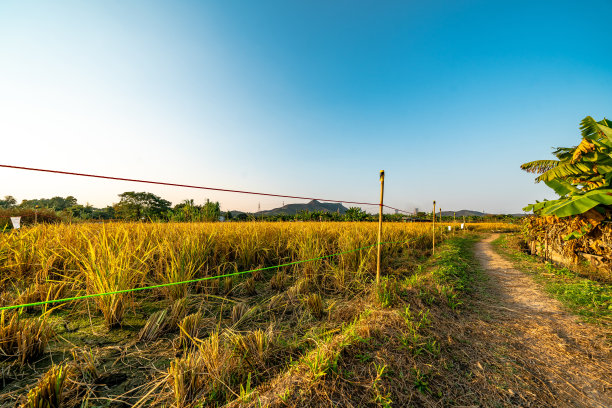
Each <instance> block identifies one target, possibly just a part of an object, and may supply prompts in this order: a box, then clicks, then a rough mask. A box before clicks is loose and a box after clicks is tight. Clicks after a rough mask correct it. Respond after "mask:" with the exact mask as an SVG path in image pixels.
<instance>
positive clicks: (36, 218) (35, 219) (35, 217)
mask: <svg viewBox="0 0 612 408" xmlns="http://www.w3.org/2000/svg"><path fill="white" fill-rule="evenodd" d="M34 224H38V206H36V208H35V209H34Z"/></svg>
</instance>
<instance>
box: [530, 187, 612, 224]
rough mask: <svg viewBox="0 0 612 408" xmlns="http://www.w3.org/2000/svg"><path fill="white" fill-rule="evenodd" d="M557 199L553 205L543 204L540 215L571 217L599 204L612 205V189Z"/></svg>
mask: <svg viewBox="0 0 612 408" xmlns="http://www.w3.org/2000/svg"><path fill="white" fill-rule="evenodd" d="M555 201H556V202H555V203H554V204H552V205H547V206H543V207H542V209H541V211H540V215H556V216H557V217H569V216H572V215H578V214H582V213H585V212H587V211H589V210H590V209H591V208H594V207H596V206H598V205H612V189H598V190H592V191H589V192H588V193H585V194H580V195H574V196H571V197H568V198H562V199H560V200H555ZM550 203H552V201H550ZM534 212H535V208H534Z"/></svg>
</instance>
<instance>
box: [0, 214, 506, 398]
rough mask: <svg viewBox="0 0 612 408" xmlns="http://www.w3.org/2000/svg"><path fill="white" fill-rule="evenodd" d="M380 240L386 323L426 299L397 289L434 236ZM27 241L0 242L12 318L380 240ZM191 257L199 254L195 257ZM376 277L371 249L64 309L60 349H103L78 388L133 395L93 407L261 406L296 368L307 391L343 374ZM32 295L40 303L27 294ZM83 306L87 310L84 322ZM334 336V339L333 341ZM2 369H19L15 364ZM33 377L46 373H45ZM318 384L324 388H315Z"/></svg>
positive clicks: (129, 237) (57, 230)
mask: <svg viewBox="0 0 612 408" xmlns="http://www.w3.org/2000/svg"><path fill="white" fill-rule="evenodd" d="M482 227H483V226H482V225H480V226H479V228H482ZM492 228H496V227H494V226H493V227H492ZM384 231H385V232H384V234H385V236H384V240H385V241H392V242H396V241H407V240H410V241H411V242H410V243H409V244H401V243H398V244H389V245H385V246H384V247H383V255H384V262H383V270H384V271H385V274H389V275H393V276H392V277H391V278H390V280H388V281H389V282H393V284H392V285H387V286H385V289H384V290H383V294H384V296H386V297H387V298H389V299H391V301H390V302H389V304H388V306H387V307H389V309H388V311H393V310H394V309H393V308H394V307H396V306H397V305H398V304H401V302H403V301H400V300H399V299H400V297H401V296H400V293H399V292H401V291H403V290H408V289H406V288H412V289H410V290H412V291H414V290H415V289H414V288H413V287H419V288H423V284H424V282H426V280H423V281H421V280H418V279H413V280H411V282H412V283H411V284H408V283H404V281H403V279H404V277H410V276H416V275H414V273H415V271H416V269H415V268H416V265H418V264H419V263H422V262H424V261H426V259H427V257H428V256H429V247H430V245H431V224H417V223H415V224H389V225H386V226H385V229H384ZM25 232H27V233H25V234H22V236H18V235H16V234H12V233H10V234H6V235H5V236H4V237H3V239H4V243H5V244H6V245H7V247H8V248H9V250H8V251H4V252H2V251H3V250H0V270H1V271H6V270H11V271H15V273H14V274H11V275H10V276H9V277H6V278H4V280H3V281H2V282H0V285H3V288H6V289H8V291H7V293H9V292H10V294H11V295H10V296H9V295H4V294H3V299H2V300H0V301H2V302H4V303H5V304H14V303H15V302H16V299H17V297H18V293H25V292H27V291H28V290H30V291H31V292H32V293H38V294H39V295H36V297H38V298H41V297H42V294H43V293H44V290H43V288H46V287H47V286H45V285H52V284H53V285H63V286H62V288H63V289H62V291H63V295H64V296H72V295H78V294H82V293H94V292H97V291H105V290H117V289H121V288H133V287H138V286H143V285H152V284H159V283H173V282H177V281H180V280H183V279H198V278H205V277H210V276H215V275H217V274H223V273H231V272H234V271H243V270H250V269H255V268H260V267H268V266H274V265H278V264H283V263H287V262H292V261H298V260H302V259H305V258H313V257H318V256H322V255H328V254H332V253H337V252H342V251H349V250H353V249H355V248H360V247H365V246H368V245H372V244H373V243H374V242H375V239H376V238H375V237H376V232H377V226H376V225H375V224H374V223H240V224H239V223H236V224H232V223H229V224H208V223H202V224H139V223H133V224H131V223H118V224H111V225H99V224H96V225H94V224H80V225H76V226H71V227H70V226H66V225H44V226H40V227H36V228H32V229H30V230H25ZM457 234H459V233H457ZM438 239H439V238H438ZM22 240H25V241H24V242H26V243H27V244H24V242H21V241H22ZM181 240H185V241H184V243H180V241H181ZM199 246H203V248H202V251H201V252H200V251H198V250H197V248H198V247H199ZM22 252H23V253H22ZM2 254H4V255H2ZM3 256H4V257H3ZM398 265H399V266H398ZM398 268H399V269H398ZM374 270H375V250H374V249H373V248H368V249H363V250H360V251H355V252H352V253H346V254H342V255H340V256H337V257H333V258H328V259H321V260H317V261H314V262H309V263H304V264H300V265H294V266H291V267H284V268H280V269H276V268H271V269H268V270H265V271H258V272H254V273H252V274H246V275H244V276H233V277H228V278H221V279H211V280H205V281H201V282H198V283H197V284H188V285H177V286H173V287H172V288H176V290H175V289H172V290H170V289H168V290H165V289H163V290H153V291H142V292H137V293H136V294H133V295H126V294H121V295H116V296H115V295H110V296H104V297H101V298H96V299H95V300H90V301H83V302H78V303H77V302H74V303H71V304H69V305H66V306H67V307H64V308H62V309H61V310H59V313H62V319H64V320H67V321H70V319H80V322H79V323H78V324H76V323H75V324H74V325H73V324H70V325H69V326H68V328H66V331H64V332H62V336H63V338H65V339H66V340H67V341H69V342H74V343H77V342H83V341H86V342H90V341H91V342H92V344H94V345H97V344H100V346H99V347H98V346H95V347H94V349H95V350H96V352H95V353H94V354H95V355H96V356H98V354H99V353H98V352H99V351H100V350H102V349H105V348H106V349H107V351H108V354H104V353H102V354H101V355H102V357H100V359H99V360H97V359H93V358H92V359H90V360H87V359H86V356H83V355H80V357H79V359H78V360H79V364H78V366H80V367H88V368H87V370H86V371H87V372H89V373H91V374H90V375H89V378H90V379H89V380H87V381H85V380H81V378H82V377H83V376H84V375H81V374H78V376H77V378H78V379H79V380H78V381H83V382H84V383H94V380H92V379H91V378H94V377H98V376H103V377H104V375H103V373H104V371H105V370H106V369H108V368H109V367H111V364H112V367H123V368H121V370H123V371H122V372H123V373H124V374H125V375H127V377H128V380H126V381H127V382H128V383H129V385H128V384H122V385H115V386H109V388H108V389H102V388H95V387H92V388H91V389H90V391H91V393H92V395H98V396H107V395H109V396H111V397H109V398H116V399H117V400H123V401H126V403H128V402H127V401H129V403H130V404H133V403H134V402H136V401H138V400H141V401H142V402H141V404H144V405H146V404H154V405H155V404H157V405H166V406H168V405H170V404H173V405H175V406H181V407H187V406H195V405H197V404H198V403H202V404H204V405H214V404H224V403H226V402H230V401H232V400H239V401H242V402H241V403H247V401H253V400H254V397H255V396H256V395H257V394H261V393H264V392H265V390H266V389H267V387H270V386H271V384H273V383H274V381H275V380H274V379H275V378H279V377H282V376H283V375H285V374H284V373H287V372H289V371H291V370H292V369H291V367H293V365H294V364H298V365H300V367H306V368H307V369H308V370H309V371H310V372H311V376H310V378H311V379H316V378H319V379H320V378H328V377H332V376H331V375H330V373H331V372H333V370H334V367H337V366H338V364H341V362H342V361H343V358H344V357H343V354H342V353H344V351H343V350H349V349H351V347H353V345H354V344H362V341H361V340H360V338H362V337H363V338H365V337H368V336H370V335H367V333H365V332H361V331H357V332H356V334H355V333H351V332H350V328H348V325H351V324H352V322H353V319H354V318H355V316H358V315H359V314H360V313H362V312H363V311H364V309H363V308H364V307H365V305H366V304H368V305H369V306H368V307H371V308H379V307H380V303H381V302H380V301H379V300H378V294H377V292H376V291H372V279H373V271H374ZM396 275H397V276H396ZM386 281H387V280H386ZM36 285H38V288H39V289H38V290H34V289H28V288H37V286H36ZM411 285H412V286H411ZM54 287H55V286H54ZM28 293H29V292H28ZM47 293H48V291H47ZM54 293H55V292H53V293H52V294H51V295H50V296H55V295H54ZM448 293H450V292H448ZM45 296H49V295H48V294H45ZM384 296H383V297H384ZM411 296H417V297H418V296H419V294H418V293H416V294H415V293H413V295H411ZM423 296H424V295H423ZM445 296H446V295H445ZM103 299H105V300H103ZM175 299H176V300H175ZM173 300H174V302H172V301H173ZM92 305H95V307H94V308H91V309H90V306H92ZM247 305H248V306H247ZM96 309H97V311H96ZM386 310H387V309H386ZM415 313H416V312H415ZM27 320H33V319H27ZM7 322H8V321H7ZM102 322H103V323H104V324H105V325H106V327H107V329H104V328H103V326H102V325H101V324H102ZM11 324H14V323H11ZM5 325H6V326H10V325H9V324H5ZM72 327H76V328H77V329H74V330H76V332H75V333H72V331H71V330H72V329H70V330H69V328H72ZM79 328H80V329H79ZM11 330H12V329H11ZM364 330H365V329H364ZM338 333H344V336H343V337H339V338H338V339H337V340H334V338H335V337H334V336H335V335H336V334H338ZM330 336H331V337H330ZM9 337H10V336H9ZM138 339H140V341H136V340H138ZM342 339H346V341H348V340H349V339H350V340H351V341H350V342H349V343H346V342H345V341H344V340H342ZM330 341H331V342H332V343H333V344H336V341H338V342H339V343H337V344H338V348H337V349H336V348H334V347H335V346H334V347H332V348H331V349H329V350H327V351H318V352H317V350H318V349H321V350H323V349H325V347H327V346H324V345H325V344H328V343H329V342H330ZM344 343H346V344H344ZM74 347H75V346H74V345H71V344H70V343H68V342H65V341H64V340H63V339H61V341H60V340H58V342H57V343H54V345H53V350H55V351H58V350H62V351H64V352H65V351H66V350H72V349H74ZM321 347H322V348H321ZM338 350H339V351H338ZM111 351H112V352H113V353H116V354H112V353H111ZM68 355H69V354H68ZM175 356H177V357H176V358H174V357H175ZM10 358H12V359H16V358H17V357H16V356H15V353H13V354H12V355H11V357H10ZM74 360H75V361H76V360H77V358H76V357H75V358H74ZM298 361H299V362H300V363H294V362H298ZM170 363H171V364H170ZM302 363H303V364H302ZM40 365H41V367H46V368H48V367H49V361H43V362H41V363H40ZM169 365H170V367H169ZM103 366H104V367H103ZM160 367H161V368H160ZM36 370H40V368H39V367H37V368H36ZM159 370H161V371H162V372H163V375H161V374H159V373H160V371H159ZM321 370H322V371H321ZM329 370H332V371H329ZM385 370H386V369H382V371H380V372H378V374H376V375H377V376H378V377H379V380H378V384H379V385H377V387H378V388H377V389H378V390H379V392H380V393H381V395H383V396H384V386H383V385H381V384H382V383H383V382H384V381H385V376H384V373H385V372H388V371H385ZM39 372H42V371H39ZM322 372H324V373H325V374H324V375H320V376H319V377H317V376H318V375H319V374H321V373H322ZM375 377H376V376H375ZM27 378H30V379H31V378H33V375H32V374H30V375H29V377H27ZM20 381H21V380H20ZM18 383H21V382H17V381H16V382H15V384H18ZM31 383H32V381H31V380H30V384H31ZM315 383H317V382H316V381H315ZM14 386H16V385H14ZM112 387H115V388H114V389H113V388H112ZM113 393H114V394H113ZM0 401H2V395H0ZM381 401H382V400H381Z"/></svg>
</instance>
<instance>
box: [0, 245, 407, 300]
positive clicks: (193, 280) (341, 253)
mask: <svg viewBox="0 0 612 408" xmlns="http://www.w3.org/2000/svg"><path fill="white" fill-rule="evenodd" d="M416 239H418V238H414V239H409V240H407V241H395V242H381V243H380V245H387V244H406V243H409V242H412V241H415V240H416ZM378 245H379V244H372V245H368V246H364V247H361V248H356V249H351V250H348V251H343V252H337V253H335V254H331V255H325V256H321V257H318V258H311V259H304V260H301V261H294V262H288V263H285V264H281V265H273V266H266V267H264V268H259V269H251V270H248V271H240V272H232V273H226V274H223V275H217V276H207V277H205V278H198V279H191V280H186V281H181V282H171V283H162V284H159V285H151V286H142V287H140V288H131V289H121V290H116V291H112V292H104V293H94V294H90V295H82V296H73V297H69V298H63V299H53V300H45V301H42V302H34V303H24V304H21V305H12V306H4V307H0V311H4V310H10V309H22V308H25V307H31V306H42V305H48V304H51V303H62V302H70V301H73V300H83V299H90V298H94V297H99V296H107V295H118V294H121V293H130V292H138V291H141V290H149V289H157V288H163V287H167V286H175V285H183V284H186V283H194V282H202V281H205V280H209V279H218V278H225V277H228V276H236V275H244V274H246V273H251V272H257V271H264V270H267V269H277V268H282V267H284V266H291V265H297V264H301V263H304V262H313V261H318V260H321V259H326V258H332V257H334V256H338V255H344V254H349V253H352V252H357V251H362V250H364V249H368V248H372V247H375V246H378Z"/></svg>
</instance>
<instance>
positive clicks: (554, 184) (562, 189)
mask: <svg viewBox="0 0 612 408" xmlns="http://www.w3.org/2000/svg"><path fill="white" fill-rule="evenodd" d="M544 183H546V185H547V186H548V187H550V188H552V189H553V190H555V193H557V194H559V195H560V196H561V197H563V196H564V195H566V194H568V193H578V192H579V191H580V190H579V189H578V188H576V187H574V186H573V185H572V184H571V183H569V182H567V181H565V180H563V179H554V180H549V181H545V182H544Z"/></svg>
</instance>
